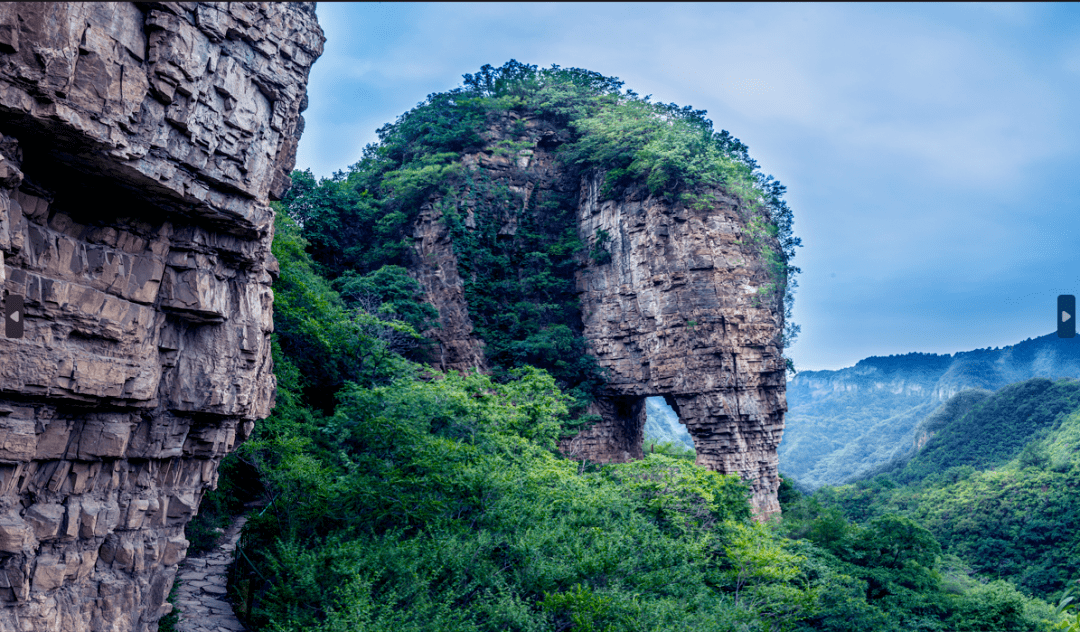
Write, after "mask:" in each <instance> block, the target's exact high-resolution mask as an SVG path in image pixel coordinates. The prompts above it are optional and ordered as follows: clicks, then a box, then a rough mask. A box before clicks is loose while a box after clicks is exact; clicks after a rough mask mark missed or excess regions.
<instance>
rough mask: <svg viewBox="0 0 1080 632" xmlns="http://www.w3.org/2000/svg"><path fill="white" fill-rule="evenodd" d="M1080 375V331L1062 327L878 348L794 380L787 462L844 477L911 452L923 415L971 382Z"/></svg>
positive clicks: (993, 384) (789, 466) (831, 479)
mask: <svg viewBox="0 0 1080 632" xmlns="http://www.w3.org/2000/svg"><path fill="white" fill-rule="evenodd" d="M1033 377H1045V378H1059V377H1072V378H1076V377H1080V339H1078V338H1072V339H1065V338H1058V337H1057V335H1056V334H1049V335H1046V336H1040V337H1038V338H1029V339H1027V340H1024V341H1023V342H1020V343H1017V344H1015V345H1011V346H1008V347H1003V348H1000V349H996V348H995V349H991V348H986V349H976V350H974V351H963V352H958V353H955V354H951V355H949V354H944V355H939V354H933V353H908V354H904V355H897V356H888V357H881V356H874V357H870V358H866V359H864V360H860V361H859V362H858V363H856V364H855V366H853V367H848V368H845V369H840V370H838V371H803V372H801V373H799V374H798V375H797V376H796V377H795V378H794V379H793V380H791V381H790V382H788V384H787V400H788V412H787V415H786V420H785V430H784V439H783V441H782V442H781V444H780V447H779V449H778V452H779V455H780V469H781V471H782V472H784V473H786V474H789V475H791V476H794V477H795V478H796V479H798V480H799V482H800V483H802V484H804V485H807V486H809V487H811V488H817V487H820V486H822V485H835V484H840V483H842V482H844V481H846V480H848V479H850V478H852V477H856V476H859V475H862V474H865V473H867V472H868V471H870V470H871V469H873V468H874V467H875V466H878V465H880V464H882V463H885V462H887V461H889V460H890V459H892V458H894V457H897V456H899V455H900V454H902V453H904V452H905V451H906V450H907V449H908V448H909V447H910V446H911V444H912V441H913V440H914V438H915V428H916V425H917V424H918V422H919V421H920V420H922V419H923V418H924V417H926V416H927V415H929V414H931V413H932V412H934V410H935V409H937V408H938V406H940V405H941V404H942V403H943V402H945V401H946V400H948V399H949V398H950V397H952V396H953V395H956V394H957V393H959V392H961V391H964V390H968V389H984V390H989V391H994V390H997V389H999V388H1001V387H1003V386H1006V385H1008V384H1012V383H1014V382H1020V381H1023V380H1027V379H1030V378H1033Z"/></svg>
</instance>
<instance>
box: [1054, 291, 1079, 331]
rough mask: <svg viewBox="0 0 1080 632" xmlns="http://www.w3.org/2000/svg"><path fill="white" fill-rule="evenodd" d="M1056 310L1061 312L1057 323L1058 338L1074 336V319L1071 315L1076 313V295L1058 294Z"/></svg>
mask: <svg viewBox="0 0 1080 632" xmlns="http://www.w3.org/2000/svg"><path fill="white" fill-rule="evenodd" d="M1057 311H1058V313H1059V314H1061V320H1059V321H1058V324H1057V331H1058V338H1073V337H1075V336H1076V319H1075V318H1073V316H1074V315H1075V314H1076V297H1075V296H1073V295H1072V294H1061V295H1059V296H1058V301H1057Z"/></svg>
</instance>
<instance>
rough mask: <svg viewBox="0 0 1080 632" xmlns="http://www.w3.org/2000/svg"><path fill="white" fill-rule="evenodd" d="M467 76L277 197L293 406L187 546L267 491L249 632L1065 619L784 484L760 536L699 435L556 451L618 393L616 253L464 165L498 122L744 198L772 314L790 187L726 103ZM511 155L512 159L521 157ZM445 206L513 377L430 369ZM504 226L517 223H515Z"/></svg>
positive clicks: (470, 283)
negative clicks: (437, 246)
mask: <svg viewBox="0 0 1080 632" xmlns="http://www.w3.org/2000/svg"><path fill="white" fill-rule="evenodd" d="M465 83H466V86H465V87H464V88H461V89H459V90H456V91H451V92H450V93H445V94H441V95H432V96H430V97H429V98H428V100H427V101H426V102H425V103H424V104H422V105H421V106H419V107H418V108H416V109H414V110H413V111H411V112H409V113H407V114H406V115H404V116H402V117H401V119H399V120H398V121H397V122H396V123H395V124H393V125H389V126H386V127H384V128H383V129H382V130H380V139H381V143H380V144H379V145H377V146H372V147H369V148H368V149H367V151H366V152H365V157H364V159H363V160H361V161H360V162H359V163H357V165H354V166H353V167H352V168H351V169H350V171H349V173H348V174H345V173H340V174H338V175H337V176H336V177H335V178H333V179H329V180H324V181H322V182H319V183H315V182H314V181H313V179H311V178H310V177H308V178H307V179H305V175H304V174H297V178H296V182H297V187H296V190H295V191H294V193H293V194H292V195H291V196H290V197H289V198H287V199H286V200H285V201H284V203H283V204H278V205H276V210H277V211H278V213H277V218H276V222H275V238H274V245H273V252H274V255H275V256H276V257H277V259H278V261H279V264H280V278H279V279H278V280H277V281H276V282H275V285H274V291H275V302H276V305H275V309H276V318H275V334H274V343H273V355H274V358H273V359H274V364H275V374H276V376H277V379H278V392H277V407H276V408H275V410H274V413H273V415H272V416H271V417H270V418H269V419H267V420H265V421H263V422H261V423H260V424H258V425H257V426H256V429H255V432H254V435H253V436H252V437H251V438H250V439H249V440H248V441H247V442H246V443H245V444H243V445H242V446H241V447H240V449H239V450H238V451H237V453H236V454H235V456H233V457H231V459H232V460H231V461H230V465H229V466H227V467H225V468H224V469H223V471H222V484H221V487H220V488H219V490H218V491H217V492H214V494H212V495H209V496H208V498H207V499H206V502H205V503H204V508H205V509H206V512H205V513H206V515H205V516H202V517H200V521H205V522H204V523H202V526H199V524H196V523H193V524H194V525H195V526H194V527H193V529H192V532H193V533H194V532H197V531H199V530H200V529H201V530H202V531H203V532H204V533H205V534H210V533H213V526H214V525H215V524H218V523H217V522H214V521H215V520H219V519H220V516H221V515H223V514H227V513H229V512H231V511H235V510H237V508H238V507H239V506H241V504H242V503H243V502H244V501H245V500H247V499H248V498H250V497H253V496H260V497H262V498H263V499H264V500H265V501H266V504H265V506H264V507H263V508H262V509H260V510H259V511H258V512H257V513H255V514H253V515H252V516H251V517H250V519H249V522H248V523H247V526H246V527H245V530H244V532H243V536H242V538H241V541H240V543H239V546H238V548H237V561H236V564H235V565H234V567H233V569H232V575H231V578H230V584H229V586H230V594H231V595H232V596H233V598H234V599H235V600H236V601H237V602H238V603H239V604H240V607H238V609H237V610H238V613H239V615H240V616H242V617H243V618H244V620H245V623H246V624H247V625H248V627H249V629H252V630H256V631H273V632H287V631H299V630H304V631H308V630H313V631H325V632H331V631H344V630H387V631H391V630H392V631H393V632H402V631H408V630H417V631H419V630H469V631H473V630H492V631H494V630H500V631H501V630H521V631H526V630H538V631H539V630H544V631H547V630H556V631H574V632H581V631H604V632H622V631H645V630H649V631H652V630H746V631H761V632H766V631H768V632H778V631H800V632H801V631H809V630H829V631H841V630H851V631H856V630H858V631H863V630H884V631H893V630H895V631H899V630H904V631H905V632H906V631H908V630H927V631H930V630H934V631H945V630H972V631H974V630H988V629H994V630H1040V629H1047V630H1048V629H1050V628H1051V627H1052V626H1053V625H1054V624H1056V623H1057V621H1058V620H1059V619H1061V618H1062V617H1064V616H1065V611H1064V610H1062V612H1061V613H1058V614H1055V613H1054V609H1053V608H1052V607H1051V606H1050V605H1048V604H1046V603H1044V602H1042V601H1039V600H1036V599H1031V598H1028V597H1026V596H1024V595H1022V594H1020V593H1019V592H1017V591H1016V589H1015V588H1014V587H1013V586H1012V585H1011V584H1009V583H1008V582H1006V581H1000V580H999V581H995V582H990V583H982V582H980V581H978V579H976V578H973V577H972V572H971V570H970V569H969V568H968V567H967V566H965V562H964V561H963V560H961V559H960V558H957V557H950V556H948V555H946V554H945V553H944V552H943V546H942V544H939V542H943V541H942V540H941V539H940V538H939V537H938V536H936V535H935V532H934V530H933V529H932V528H931V529H927V528H923V527H922V526H920V525H919V524H918V523H917V521H916V519H914V518H912V517H908V516H903V515H898V512H893V513H892V514H883V515H875V516H874V517H873V518H872V519H870V520H869V521H867V522H866V523H865V524H863V525H857V524H852V523H851V522H849V521H848V520H847V519H845V518H844V517H843V515H842V514H841V513H840V510H839V509H837V508H835V507H826V506H825V505H824V504H823V502H822V501H820V500H818V499H816V498H815V499H807V498H806V497H804V496H802V495H801V494H800V493H799V492H798V491H796V489H795V487H794V485H792V484H791V482H790V481H786V482H785V484H784V487H783V489H782V493H781V498H782V502H783V503H784V504H785V511H786V512H787V514H788V516H789V517H788V518H785V519H784V520H783V521H781V522H773V523H767V524H766V523H758V522H755V521H753V520H752V519H751V512H750V505H749V502H748V489H747V486H746V485H745V483H744V482H743V481H741V480H739V479H738V477H736V476H724V475H720V474H718V473H716V472H712V471H709V470H706V469H704V468H701V467H698V466H697V465H695V464H694V463H693V453H692V451H690V450H687V449H685V448H683V447H681V446H678V445H673V444H671V443H667V442H653V443H650V444H648V445H646V452H647V454H646V457H645V458H644V459H642V460H640V461H636V462H633V463H626V464H619V465H606V466H602V467H600V466H596V465H595V464H589V463H586V462H581V463H579V462H574V461H570V460H568V459H566V458H564V457H563V456H561V455H560V454H559V453H558V451H557V450H556V445H557V442H558V440H559V438H560V436H562V435H563V434H564V433H565V432H567V431H568V429H572V428H573V427H574V426H575V424H578V423H581V417H580V411H581V408H582V406H583V402H585V401H587V399H588V397H589V396H590V391H591V389H593V388H595V386H596V384H597V382H596V380H598V379H601V378H602V376H600V375H599V374H598V372H596V371H595V365H594V364H591V361H590V360H589V359H588V356H587V355H586V354H585V353H584V347H583V345H582V344H581V337H580V323H579V322H576V321H575V317H574V316H573V314H575V313H576V304H575V303H574V298H573V292H572V289H573V288H571V287H570V286H569V285H568V283H569V279H570V278H571V277H572V271H573V269H574V266H576V265H580V263H581V261H583V260H585V259H586V258H587V257H592V259H593V260H594V261H595V260H596V258H597V256H599V257H601V258H602V256H603V255H602V254H601V253H602V252H603V251H604V249H605V247H606V245H607V242H608V240H609V239H610V236H607V237H605V235H604V234H602V233H600V232H598V233H597V234H596V235H595V236H594V239H593V241H592V243H590V244H588V245H586V244H583V243H581V240H580V239H579V237H578V236H577V235H576V233H575V232H574V231H573V230H571V227H572V213H571V212H570V211H571V205H570V202H569V200H568V199H566V198H565V197H560V196H559V194H557V192H556V193H552V194H551V196H550V197H543V196H537V197H536V198H533V197H531V196H530V198H529V199H526V200H520V199H514V198H513V195H512V194H511V192H510V191H509V190H508V187H506V186H504V185H503V183H500V182H498V181H496V179H494V178H492V177H491V175H490V174H488V173H485V172H484V171H483V170H481V169H472V170H470V169H465V168H464V167H462V166H461V164H462V163H461V162H459V161H457V157H458V156H460V155H461V154H462V153H463V152H465V151H466V150H467V149H470V148H475V147H477V146H478V144H479V143H480V142H481V141H480V140H479V135H480V134H481V133H482V131H483V129H484V127H483V125H484V124H485V123H486V122H488V121H489V116H490V115H492V114H493V113H499V112H503V113H505V112H518V113H522V112H526V113H538V114H539V115H542V116H544V117H547V118H546V120H548V121H549V122H552V123H553V124H558V125H562V126H563V127H564V128H566V129H569V130H570V132H571V133H570V134H569V135H568V136H567V137H566V139H565V140H564V141H562V142H563V144H564V146H565V147H566V148H567V149H565V150H564V152H563V153H562V154H561V156H562V159H564V160H566V161H567V164H569V165H576V166H577V167H578V168H582V169H584V168H595V169H601V170H603V171H604V173H605V174H606V175H605V178H606V181H605V186H606V187H607V191H608V194H612V195H614V194H617V192H618V190H619V188H620V187H624V186H646V187H648V188H650V189H652V190H653V193H654V194H656V195H669V196H672V197H673V199H678V200H682V201H683V203H691V204H692V203H700V202H702V200H703V196H707V195H708V194H709V192H710V189H709V187H712V186H723V187H725V188H727V189H728V190H731V191H735V192H736V193H739V194H740V195H743V196H745V197H744V202H745V203H746V204H745V208H744V209H743V210H744V211H745V212H746V213H747V214H748V215H749V217H750V220H752V223H754V225H755V226H756V227H757V228H756V229H755V231H757V233H758V234H757V236H754V235H750V236H749V237H750V240H749V243H751V245H754V244H756V245H757V246H759V247H761V248H762V249H769V248H771V249H773V250H772V252H773V255H772V256H773V257H775V259H774V262H775V263H776V264H777V266H778V267H777V268H775V269H774V272H776V274H777V276H776V280H777V284H776V288H775V289H774V291H775V292H777V294H774V296H773V298H776V297H778V296H779V292H780V291H781V290H782V289H783V288H784V286H785V285H786V284H789V283H790V274H791V273H792V272H793V271H794V269H793V268H791V267H790V266H789V265H788V262H789V260H790V253H789V251H790V249H791V248H792V247H793V246H794V244H795V242H794V241H793V240H792V238H791V237H790V222H789V223H788V224H787V225H786V226H787V229H785V228H784V226H785V224H784V217H785V213H788V211H786V206H783V205H782V201H781V200H780V199H779V195H780V193H782V187H780V186H779V185H778V184H776V183H775V182H773V181H771V180H768V179H765V178H761V177H760V176H758V175H755V174H756V172H755V170H754V167H755V165H753V163H752V161H750V160H749V158H748V157H746V150H745V146H742V145H741V144H739V143H738V141H735V140H734V139H732V138H731V137H730V136H729V135H727V134H726V132H725V133H721V134H713V133H712V132H711V127H710V126H709V124H708V121H707V120H705V119H704V117H703V115H704V113H703V112H694V111H691V110H689V109H678V108H675V107H674V106H663V105H654V104H650V103H649V102H648V100H647V99H639V98H637V96H636V95H634V94H633V93H629V92H627V93H620V92H618V90H619V89H620V87H621V84H620V83H618V82H617V81H616V80H613V79H609V78H604V77H601V76H600V75H596V74H595V73H589V72H587V71H581V70H576V69H573V70H562V69H559V68H553V69H551V70H547V71H537V70H536V69H535V67H530V66H523V65H520V64H516V63H515V62H511V63H510V64H507V65H506V66H504V67H503V68H500V69H498V70H495V69H491V68H490V67H485V68H484V69H482V70H481V72H480V73H479V74H478V75H475V76H473V75H470V76H467V77H466V82H465ZM518 120H520V119H518ZM514 126H515V129H518V131H520V132H521V133H525V131H526V130H525V129H524V128H523V127H522V126H519V125H517V124H514ZM516 142H518V141H514V142H510V143H503V144H501V145H499V146H497V150H498V152H505V153H506V154H507V155H508V156H511V155H514V154H515V152H520V151H522V147H523V146H524V145H517V144H515V143H516ZM498 152H496V153H498ZM612 174H614V175H612ZM427 202H430V203H431V204H432V206H431V208H432V209H435V210H438V211H441V213H442V216H443V217H444V218H445V221H446V227H447V230H448V231H450V232H451V234H452V235H453V237H454V239H453V241H454V247H455V249H456V254H457V255H458V259H459V263H460V266H461V268H460V270H459V272H461V274H462V278H463V279H465V280H466V288H465V290H466V295H467V297H468V301H469V305H470V310H471V314H472V316H473V319H474V323H475V324H476V328H477V330H478V331H480V332H481V334H482V335H483V337H484V339H485V341H486V342H487V343H488V347H487V349H488V353H489V354H490V355H489V359H490V360H491V363H492V366H494V367H496V368H497V370H496V372H495V373H494V374H493V375H480V374H468V375H462V374H457V373H452V374H441V373H439V372H437V371H434V370H432V369H431V368H430V367H429V366H427V365H425V364H424V359H425V354H426V352H427V350H426V348H425V345H424V342H423V339H422V338H421V336H420V334H419V333H418V332H420V331H423V330H424V329H425V328H427V327H429V326H430V324H431V322H432V320H433V317H434V314H433V313H432V311H431V309H430V306H425V305H424V304H423V302H422V301H421V300H420V298H421V294H420V292H419V291H418V287H417V285H416V284H415V282H414V281H412V280H411V279H410V278H409V277H408V276H407V275H406V274H405V273H404V269H403V267H402V266H403V264H405V263H408V261H407V255H408V252H409V243H408V240H407V237H406V232H405V228H406V227H407V226H408V224H409V222H410V221H411V218H413V217H415V214H416V213H417V212H418V209H419V208H420V206H421V205H422V204H426V203H427ZM541 209H542V212H541ZM755 214H756V215H755ZM787 217H788V219H790V216H789V215H787ZM508 218H510V219H513V223H514V225H515V226H516V230H515V231H514V232H513V234H506V233H505V231H502V232H500V230H499V228H500V227H501V226H503V225H504V222H505V221H506V220H507V219H508ZM755 218H756V219H755ZM785 230H787V231H788V232H786V233H785ZM789 295H790V294H788V296H789ZM676 423H677V421H676ZM1060 436H1064V435H1053V437H1060ZM1070 436H1071V435H1070ZM1051 438H1052V436H1051V435H1047V436H1046V441H1048V443H1047V444H1046V446H1045V450H1044V452H1042V453H1040V454H1045V455H1046V458H1047V459H1050V460H1051V461H1053V459H1056V458H1059V457H1058V456H1056V455H1059V453H1060V454H1064V453H1066V452H1068V450H1067V447H1064V446H1062V445H1059V443H1055V442H1053V441H1051ZM1010 449H1011V448H1010ZM1069 454H1071V452H1070V453H1069ZM1032 458H1034V457H1032ZM927 478H928V479H929V477H927ZM1067 605H1068V604H1065V606H1067ZM1051 622H1053V623H1051Z"/></svg>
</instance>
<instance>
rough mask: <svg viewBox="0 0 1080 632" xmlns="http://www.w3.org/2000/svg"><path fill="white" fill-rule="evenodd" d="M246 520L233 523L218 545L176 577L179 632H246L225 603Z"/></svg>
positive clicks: (183, 566)
mask: <svg viewBox="0 0 1080 632" xmlns="http://www.w3.org/2000/svg"><path fill="white" fill-rule="evenodd" d="M245 522H247V518H246V517H244V516H241V517H240V518H237V519H236V521H235V522H233V523H232V526H230V527H229V528H228V529H227V530H226V531H225V534H224V535H222V536H221V539H220V541H219V544H218V545H217V546H216V547H214V548H213V549H210V550H209V551H207V552H206V553H203V554H202V555H197V556H194V557H189V558H187V559H186V560H184V562H183V563H182V564H180V570H179V571H178V572H177V574H176V578H177V580H178V581H179V582H180V588H179V589H177V591H176V607H177V609H179V610H180V621H179V622H177V624H176V630H177V632H240V631H242V630H246V628H245V627H244V624H242V623H240V621H239V620H238V619H237V618H236V614H235V613H234V612H233V608H232V604H230V603H228V602H227V601H225V592H226V591H225V582H226V579H227V574H228V569H229V564H230V563H232V558H233V551H234V550H235V549H236V543H237V541H238V540H240V529H242V528H243V527H244V523H245Z"/></svg>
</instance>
